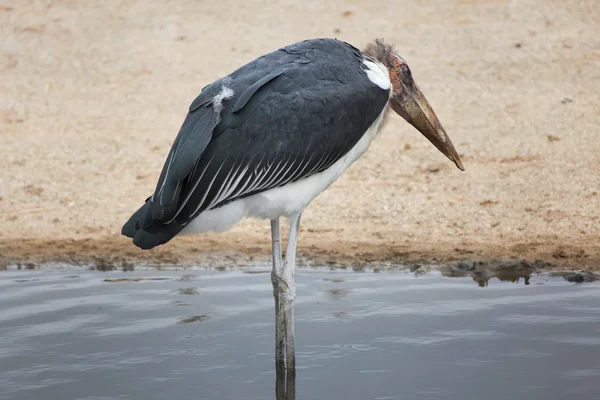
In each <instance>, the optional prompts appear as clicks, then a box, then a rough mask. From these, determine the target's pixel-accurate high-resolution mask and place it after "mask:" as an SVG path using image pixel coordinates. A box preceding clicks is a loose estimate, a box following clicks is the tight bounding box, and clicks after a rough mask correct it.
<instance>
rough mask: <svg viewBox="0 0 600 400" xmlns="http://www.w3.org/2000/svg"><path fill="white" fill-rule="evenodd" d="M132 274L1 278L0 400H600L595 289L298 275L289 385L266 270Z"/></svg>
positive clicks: (550, 281)
mask: <svg viewBox="0 0 600 400" xmlns="http://www.w3.org/2000/svg"><path fill="white" fill-rule="evenodd" d="M106 269H107V270H108V268H106ZM131 269H132V268H128V270H129V272H122V271H119V270H113V271H108V272H98V271H83V270H80V269H77V270H74V269H66V270H53V271H51V270H46V271H31V270H21V271H7V272H1V273H0V388H1V389H2V390H0V399H11V400H12V399H41V398H72V399H88V400H89V399H115V398H144V399H150V400H151V399H164V398H182V399H184V398H185V399H187V398H193V399H268V398H271V399H272V398H276V399H277V400H281V399H286V400H290V399H295V398H296V397H297V398H299V399H313V398H316V399H320V398H336V399H337V398H340V399H350V400H351V399H454V398H456V399H471V398H472V399H480V398H486V399H492V400H494V399H507V398H511V399H521V398H523V399H525V398H527V399H529V398H532V399H533V398H535V399H550V400H552V399H557V400H558V399H560V400H563V399H586V400H589V399H592V398H593V396H594V395H595V394H596V393H598V392H599V388H600V385H599V384H598V381H599V378H600V356H598V354H600V340H599V339H598V338H600V302H599V300H600V284H599V283H597V282H595V283H585V282H587V281H588V280H587V278H585V279H579V278H573V279H571V281H572V282H579V281H581V282H583V283H582V284H576V283H570V282H568V281H567V280H566V278H565V279H563V277H562V276H561V277H558V276H557V277H551V276H538V275H534V274H533V272H532V271H529V270H527V269H526V268H521V269H519V270H518V271H517V273H515V271H512V273H511V271H510V268H509V267H506V266H505V267H503V266H496V267H495V268H488V267H487V266H486V267H485V268H484V267H483V266H481V265H462V266H459V267H454V268H451V269H450V268H449V269H445V270H443V271H442V272H441V273H430V274H423V275H419V276H418V277H415V274H412V273H407V272H400V271H395V272H386V271H379V272H378V273H372V272H369V271H368V270H366V269H363V271H362V272H356V271H354V269H351V268H348V269H346V270H334V271H325V270H322V269H311V268H301V269H300V270H299V271H298V273H297V275H296V279H297V293H298V297H297V300H296V356H297V370H296V371H295V373H292V372H289V373H288V372H287V371H286V370H285V368H282V366H281V365H275V363H274V359H273V357H274V354H273V353H274V327H273V318H272V316H273V312H274V311H273V299H272V287H271V283H270V279H269V274H268V272H269V270H268V269H249V270H231V271H210V270H206V271H204V270H198V271H190V270H188V271H156V270H139V269H137V270H136V271H133V272H132V271H131ZM513 270H514V268H513ZM74 271H75V272H74ZM190 272H193V273H190ZM445 276H453V277H455V278H452V279H448V278H447V277H445ZM473 281H475V282H476V284H473ZM478 286H482V287H485V289H484V290H482V289H481V288H480V287H478ZM507 383H510V384H507Z"/></svg>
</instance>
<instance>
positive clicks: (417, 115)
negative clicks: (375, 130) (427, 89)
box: [364, 39, 465, 171]
mask: <svg viewBox="0 0 600 400" xmlns="http://www.w3.org/2000/svg"><path fill="white" fill-rule="evenodd" d="M364 53H365V54H367V55H368V56H370V57H373V58H374V59H376V60H377V61H379V62H380V63H382V64H383V65H385V66H386V68H387V69H388V72H389V74H390V81H391V82H392V88H393V93H392V98H391V99H390V106H391V108H392V109H393V110H394V111H395V112H396V113H397V114H398V115H400V116H401V117H402V118H404V119H405V120H406V121H407V122H408V123H410V124H411V125H412V126H414V127H415V128H417V129H418V130H419V132H421V133H422V134H423V136H425V137H426V138H427V139H429V141H430V142H431V143H433V145H434V146H435V147H437V149H438V150H439V151H441V152H442V153H443V154H444V155H445V156H446V157H448V158H449V159H450V160H451V161H453V162H454V164H456V166H457V167H458V168H459V169H461V170H463V171H464V169H465V168H464V167H463V165H462V162H461V161H460V158H459V157H458V153H457V152H456V149H454V145H453V144H452V141H451V140H450V138H449V137H448V135H447V134H446V131H445V130H444V128H443V127H442V124H441V123H440V121H439V119H438V117H437V116H436V115H435V112H434V111H433V109H432V108H431V106H430V105H429V102H428V101H427V99H426V98H425V95H423V92H421V90H420V89H419V87H418V86H417V84H416V83H415V81H414V80H413V77H412V74H411V72H410V68H409V67H408V64H407V63H406V61H404V59H403V58H402V57H400V55H399V54H398V53H396V51H395V50H394V47H393V46H392V45H389V44H387V43H385V42H384V41H383V40H379V39H378V40H375V42H373V43H370V44H369V45H368V46H367V48H366V49H365V51H364Z"/></svg>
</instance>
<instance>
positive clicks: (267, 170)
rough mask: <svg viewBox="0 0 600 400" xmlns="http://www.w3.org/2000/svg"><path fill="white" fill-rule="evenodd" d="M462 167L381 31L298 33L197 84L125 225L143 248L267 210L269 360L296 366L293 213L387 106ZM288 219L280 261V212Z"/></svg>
mask: <svg viewBox="0 0 600 400" xmlns="http://www.w3.org/2000/svg"><path fill="white" fill-rule="evenodd" d="M390 108H391V109H392V110H394V111H395V112H396V113H397V114H399V115H400V116H401V117H403V118H404V119H405V120H406V121H408V123H410V124H411V125H413V126H414V127H415V128H416V129H418V130H419V131H420V132H421V133H422V134H423V135H424V136H425V137H426V138H427V139H429V141H430V142H431V143H433V145H434V146H435V147H437V148H438V150H440V151H441V152H442V153H443V154H444V155H445V156H446V157H448V158H449V159H450V160H451V161H453V162H454V163H455V164H456V166H457V167H458V168H459V169H461V170H464V168H463V165H462V163H461V161H460V158H459V156H458V154H457V152H456V150H455V149H454V146H453V144H452V142H451V140H450V138H449V137H448V136H447V135H446V132H445V131H444V128H443V127H442V125H441V124H440V122H439V120H438V118H437V116H436V114H435V113H434V111H433V109H432V108H431V106H430V105H429V103H428V101H427V99H426V98H425V96H424V95H423V93H422V92H421V91H420V90H419V87H418V86H417V85H416V83H415V82H414V81H413V77H412V75H411V71H410V69H409V67H408V65H407V63H406V61H404V59H403V58H402V57H400V55H399V54H398V53H397V52H396V51H395V50H394V48H393V46H391V45H389V44H387V43H385V42H384V41H382V40H375V41H374V42H372V43H370V44H369V45H368V46H367V47H366V48H365V49H364V51H360V50H359V49H357V48H355V47H354V46H352V45H350V44H348V43H345V42H343V41H340V40H335V39H313V40H306V41H302V42H298V43H295V44H292V45H289V46H287V47H283V48H281V49H279V50H277V51H274V52H272V53H269V54H266V55H264V56H262V57H259V58H258V59H256V60H254V61H252V62H250V63H248V64H246V65H244V66H243V67H241V68H239V69H238V70H236V71H234V72H232V73H231V74H229V75H227V76H225V77H224V78H221V79H219V80H217V81H215V82H213V83H211V84H210V85H207V86H205V87H204V88H203V89H202V91H201V93H200V95H199V96H198V97H197V98H196V99H195V100H194V101H193V102H192V104H191V105H190V107H189V110H188V113H187V116H186V118H185V121H184V122H183V125H182V126H181V129H180V131H179V134H178V135H177V137H176V138H175V141H174V143H173V146H172V148H171V150H170V152H169V154H168V156H167V158H166V161H165V163H164V166H163V169H162V172H161V174H160V178H159V179H158V183H157V184H156V189H155V191H154V194H153V195H152V196H151V197H149V198H148V199H146V202H145V204H144V205H143V206H142V207H141V208H140V209H139V210H137V211H136V212H135V213H134V214H133V216H132V217H131V218H130V219H129V221H127V222H126V223H125V225H124V226H123V229H122V234H123V235H125V236H128V237H130V238H133V243H134V244H135V245H136V246H138V247H140V248H142V249H151V248H153V247H156V246H158V245H161V244H164V243H167V242H168V241H169V240H171V239H172V238H173V237H175V236H177V235H184V234H192V233H202V232H208V231H218V232H222V231H225V230H227V229H229V228H230V227H232V226H233V225H234V224H236V223H237V222H239V221H240V220H241V219H242V218H244V217H254V218H260V219H269V220H270V221H271V239H272V252H273V270H272V273H271V281H272V284H273V295H274V298H275V314H276V360H278V361H280V362H281V363H282V365H283V360H284V359H285V366H286V367H287V368H288V369H290V368H294V367H295V356H294V354H295V353H294V325H293V323H294V322H293V301H294V298H295V296H296V289H295V284H294V266H295V257H296V243H297V240H298V227H299V225H300V216H301V215H302V212H303V211H304V209H305V208H306V207H307V206H308V204H309V203H310V202H311V201H312V200H314V199H315V198H316V197H317V196H318V195H319V194H320V193H321V192H322V191H324V190H325V189H326V188H327V187H329V186H330V185H331V184H332V183H333V182H335V181H336V180H337V179H338V178H339V177H340V175H341V174H342V173H343V172H344V170H346V168H348V167H349V166H350V165H351V164H352V163H353V162H354V161H356V160H357V159H358V158H359V157H360V156H361V155H362V154H363V153H364V152H365V151H367V149H368V148H369V145H370V143H371V141H372V140H373V139H374V138H375V136H376V135H377V133H378V132H379V131H380V130H381V128H382V127H383V125H384V121H385V120H386V116H387V114H388V111H389V109H390ZM280 217H286V218H287V219H288V220H289V221H290V233H289V239H288V243H287V251H286V254H285V260H283V259H282V251H281V242H280V230H279V219H280Z"/></svg>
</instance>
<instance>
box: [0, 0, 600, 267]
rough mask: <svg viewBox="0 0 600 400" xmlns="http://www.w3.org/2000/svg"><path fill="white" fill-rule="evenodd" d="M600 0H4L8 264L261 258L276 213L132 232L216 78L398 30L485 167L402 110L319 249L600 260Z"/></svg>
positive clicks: (1, 137)
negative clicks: (309, 45) (271, 55)
mask: <svg viewBox="0 0 600 400" xmlns="http://www.w3.org/2000/svg"><path fill="white" fill-rule="evenodd" d="M599 16H600V4H599V3H598V1H597V0H587V1H564V0H551V1H550V0H521V1H508V0H506V1H503V0H487V1H486V0H452V1H449V0H438V1H428V2H424V1H416V0H406V1H402V2H396V3H394V2H391V1H389V0H388V1H384V0H372V1H359V0H346V1H342V0H332V1H313V0H311V1H286V2H281V3H279V4H276V3H275V2H269V1H264V0H263V1H261V0H246V1H232V0H229V1H192V0H187V1H186V0H178V1H175V0H173V1H153V2H150V1H138V2H135V1H126V0H124V1H118V0H107V1H104V2H96V3H93V2H81V1H74V0H72V1H69V0H62V1H61V0H56V1H27V0H20V1H18V2H15V1H4V2H2V3H0V38H1V39H0V40H1V43H2V46H1V48H0V88H1V94H0V171H2V174H1V177H0V265H5V266H6V265H8V264H14V263H25V264H27V263H32V264H34V265H37V263H41V262H47V261H58V262H77V263H81V262H83V263H88V262H89V263H96V264H97V265H99V266H100V265H113V264H117V265H119V264H120V263H123V264H127V263H138V262H149V263H158V264H163V265H166V264H182V263H183V264H185V263H197V264H201V265H231V264H236V265H244V264H248V263H249V262H252V261H256V260H260V261H261V262H266V260H268V257H269V252H270V245H269V240H270V236H269V224H268V223H267V222H264V221H244V222H243V223H241V224H239V225H238V226H236V227H235V228H234V229H232V230H231V231H229V232H227V233H223V234H209V235H203V236H196V237H193V238H176V239H175V240H173V241H172V242H170V243H169V244H167V245H166V246H161V247H160V248H158V249H155V250H152V251H150V252H144V251H142V250H139V249H137V248H136V247H134V246H133V245H132V244H131V242H130V241H129V240H127V239H126V238H124V237H121V236H120V233H119V231H120V228H121V225H122V224H123V222H124V221H125V220H126V219H127V218H128V217H129V216H130V214H131V213H132V212H133V211H134V210H135V209H137V207H138V206H139V205H141V204H142V202H143V200H144V199H145V198H146V197H147V196H148V195H149V194H151V192H152V190H153V188H154V184H155V180H156V179H157V176H158V174H159V172H160V168H161V167H162V163H163V160H164V157H165V156H166V154H167V152H168V150H169V148H170V145H171V143H172V141H173V139H174V137H175V135H176V133H177V131H178V128H179V126H180V124H181V122H182V121H183V118H184V116H185V112H186V109H187V107H188V105H189V103H190V102H191V101H192V100H193V99H194V97H195V96H196V95H197V94H198V93H199V91H200V89H201V88H202V87H203V86H204V85H205V84H207V83H210V82H212V81H213V80H214V79H216V78H219V77H221V76H223V75H225V74H228V73H229V72H231V71H232V70H233V69H235V68H237V67H239V66H241V65H242V64H244V63H246V62H248V61H250V60H252V59H254V58H255V57H257V56H260V55H262V54H264V53H266V52H269V51H272V50H274V49H277V48H279V47H281V46H284V45H286V44H290V43H293V42H296V41H299V40H303V39H307V38H313V37H337V38H340V39H343V40H346V41H348V42H351V43H353V44H355V45H357V46H358V47H363V46H364V45H365V44H366V43H367V42H368V41H370V40H372V39H374V38H377V37H384V38H386V39H387V40H388V41H390V42H393V43H395V44H396V46H397V49H398V51H399V52H400V53H401V54H402V55H403V56H404V57H405V58H406V59H407V61H408V62H409V64H410V65H411V67H412V70H413V74H414V76H415V80H416V82H417V83H418V84H419V85H420V86H421V89H422V90H423V91H424V93H425V95H426V96H427V97H428V99H429V101H430V103H431V104H432V106H433V107H434V109H435V110H436V112H437V114H438V116H439V117H440V120H441V121H442V123H443V125H444V126H445V128H446V131H447V132H448V133H449V135H450V137H451V138H452V140H453V141H454V144H455V145H456V147H457V149H458V151H459V153H460V154H461V157H462V160H463V162H464V164H465V166H466V168H467V171H466V172H460V171H459V170H458V169H456V168H455V167H454V166H453V165H452V164H451V163H450V162H449V161H448V160H446V159H445V158H444V157H443V156H442V155H441V154H440V153H439V152H438V151H437V150H436V149H435V148H434V147H433V146H432V145H431V144H430V143H429V142H427V141H426V140H425V139H424V138H423V137H422V136H421V135H420V134H419V133H418V132H417V131H416V130H414V129H413V128H412V127H410V126H409V125H408V124H406V123H405V122H404V121H403V120H401V119H400V118H399V117H392V120H391V122H390V123H389V124H388V126H387V127H386V129H385V131H384V132H383V133H382V135H381V136H380V137H379V138H378V139H377V141H376V142H375V143H374V144H373V146H372V147H371V149H370V151H369V152H368V153H367V154H366V155H365V156H364V157H363V158H362V159H361V160H359V161H358V162H357V163H355V164H354V165H353V166H352V167H351V168H350V169H349V170H348V171H347V172H346V173H345V174H344V175H343V176H342V178H340V179H339V181H338V182H336V183H335V184H334V185H333V186H332V187H331V188H330V189H329V190H328V191H326V192H325V193H323V194H322V195H321V196H320V197H318V198H317V200H315V201H314V202H313V204H311V206H310V207H309V208H308V209H307V211H306V212H305V215H304V217H303V223H302V229H301V236H300V247H299V254H300V256H301V257H302V259H303V260H305V262H306V261H310V262H312V263H313V264H317V265H322V264H327V263H350V264H364V263H366V262H370V263H386V262H389V263H407V262H415V261H423V262H437V263H445V262H456V261H460V260H491V259H513V260H516V259H526V260H528V261H533V260H535V259H540V260H544V261H546V262H549V263H551V264H552V265H554V266H556V267H558V268H571V269H579V268H582V269H594V268H595V269H600V23H599Z"/></svg>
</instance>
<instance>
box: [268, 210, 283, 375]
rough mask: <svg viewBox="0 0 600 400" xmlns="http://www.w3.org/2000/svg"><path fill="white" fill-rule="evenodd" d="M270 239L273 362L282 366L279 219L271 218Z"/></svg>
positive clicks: (281, 264) (281, 265) (281, 266)
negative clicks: (273, 332)
mask: <svg viewBox="0 0 600 400" xmlns="http://www.w3.org/2000/svg"><path fill="white" fill-rule="evenodd" d="M271 241H272V244H273V270H272V271H271V283H272V284H273V298H274V299H275V363H276V364H277V365H278V366H280V365H279V364H281V366H280V367H282V366H283V363H284V360H285V342H284V339H285V326H284V325H285V322H284V314H283V310H282V307H281V302H280V296H279V277H280V276H281V271H282V268H283V262H282V256H281V236H280V229H279V219H274V220H271Z"/></svg>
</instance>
